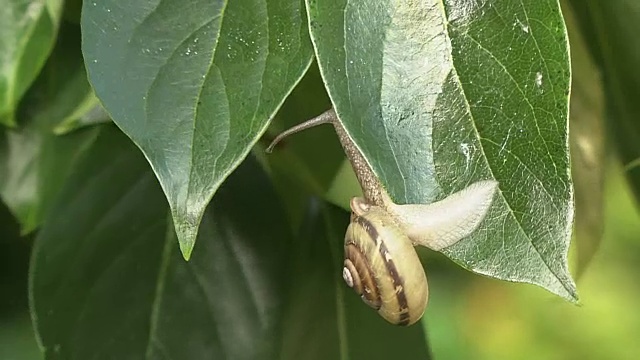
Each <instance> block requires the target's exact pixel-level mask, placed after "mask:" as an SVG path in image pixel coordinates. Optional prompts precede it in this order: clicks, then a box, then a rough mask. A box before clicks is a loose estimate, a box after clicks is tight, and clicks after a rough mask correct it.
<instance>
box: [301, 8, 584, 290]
mask: <svg viewBox="0 0 640 360" xmlns="http://www.w3.org/2000/svg"><path fill="white" fill-rule="evenodd" d="M307 6H308V11H309V18H310V29H311V31H310V32H311V37H312V40H313V43H314V46H315V51H316V57H317V58H318V63H319V66H320V70H321V72H322V75H323V78H324V80H325V83H326V85H327V89H328V92H329V95H330V97H331V99H332V102H333V104H334V106H335V109H336V112H337V113H338V116H339V117H340V119H341V121H342V122H343V123H344V126H345V128H346V129H347V132H348V133H349V134H350V135H351V137H352V138H353V140H354V141H355V142H356V144H357V146H358V147H359V148H360V149H361V150H362V152H363V154H364V155H365V157H366V158H367V160H368V162H369V163H370V164H371V166H372V168H373V170H374V172H375V173H376V174H377V175H378V176H379V177H380V179H381V181H382V183H383V185H384V186H385V187H386V188H387V190H388V191H389V193H390V194H391V196H392V198H393V199H394V200H395V201H396V202H398V203H429V202H432V201H434V200H437V199H441V198H443V197H445V196H446V195H448V194H451V193H453V192H455V191H457V190H460V189H462V188H464V187H465V186H467V185H468V184H470V183H471V182H474V181H477V180H481V179H496V180H498V181H499V184H500V185H499V193H498V194H496V196H495V199H494V204H493V207H492V209H491V210H490V213H489V214H488V216H487V218H486V220H485V221H484V223H483V224H482V226H481V229H479V230H478V231H476V232H475V233H474V234H473V235H472V236H470V237H469V238H468V239H465V240H463V241H461V242H459V243H457V244H455V245H454V246H451V247H449V248H447V249H445V251H444V253H445V254H446V255H447V256H449V257H450V258H451V259H453V260H454V261H456V262H457V263H459V264H460V265H462V266H464V267H465V268H467V269H470V270H472V271H474V272H476V273H480V274H484V275H487V276H491V277H495V278H499V279H505V280H510V281H518V282H525V283H532V284H536V285H539V286H542V287H544V288H545V289H547V290H549V291H551V292H553V293H555V294H558V295H560V296H562V297H564V298H566V299H570V300H575V299H576V298H577V294H576V289H575V285H574V283H573V280H572V279H571V276H570V274H569V272H568V266H567V252H568V246H569V240H570V235H571V228H572V223H573V201H572V195H573V194H572V191H573V190H572V184H571V179H570V172H569V149H568V134H567V122H568V93H569V81H570V68H569V54H568V48H567V39H566V37H567V35H566V32H565V26H564V23H563V19H562V15H561V13H560V8H559V4H558V2H557V1H555V0H544V1H537V2H527V3H522V2H500V3H486V4H485V3H483V4H480V3H478V2H472V3H469V2H461V1H454V0H449V1H445V2H444V3H442V2H438V1H426V2H425V1H423V2H401V1H368V2H364V1H363V2H347V1H344V0H343V1H338V2H324V1H316V0H307Z"/></svg>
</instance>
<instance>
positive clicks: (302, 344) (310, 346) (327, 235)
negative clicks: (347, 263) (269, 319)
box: [280, 201, 430, 360]
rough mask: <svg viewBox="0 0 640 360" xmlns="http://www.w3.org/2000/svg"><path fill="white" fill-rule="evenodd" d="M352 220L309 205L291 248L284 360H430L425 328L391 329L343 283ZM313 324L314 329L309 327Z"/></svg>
mask: <svg viewBox="0 0 640 360" xmlns="http://www.w3.org/2000/svg"><path fill="white" fill-rule="evenodd" d="M348 221H349V214H348V213H347V212H345V211H344V210H341V209H338V208H336V207H333V206H328V205H327V204H325V203H321V202H319V201H314V202H312V203H311V206H310V209H309V211H308V214H307V217H306V220H305V224H304V226H303V228H302V231H301V233H300V235H299V237H298V241H296V242H295V244H294V245H293V248H294V252H295V254H296V257H295V262H294V265H293V268H292V270H291V272H292V273H293V274H294V278H293V284H292V285H293V292H292V296H291V299H290V303H291V306H290V308H289V312H288V313H287V317H286V320H285V333H284V343H283V349H282V354H281V357H280V358H281V359H308V360H311V359H393V358H395V359H429V358H430V353H429V348H428V345H427V341H426V337H425V334H424V330H423V328H422V327H421V326H420V325H419V324H416V325H412V326H410V327H398V326H395V325H391V324H389V323H387V322H386V321H385V320H384V319H382V317H380V316H379V315H378V314H377V313H376V312H375V311H374V310H373V309H371V308H370V307H368V306H367V305H366V304H365V303H364V302H363V301H362V300H361V299H360V297H359V296H358V295H357V294H356V293H355V292H353V291H352V290H351V289H349V288H348V287H347V286H346V285H345V284H344V282H343V280H342V262H343V241H344V232H345V229H346V227H347V225H348ZM310 324H311V326H310Z"/></svg>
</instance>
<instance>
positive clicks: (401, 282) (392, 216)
mask: <svg viewBox="0 0 640 360" xmlns="http://www.w3.org/2000/svg"><path fill="white" fill-rule="evenodd" d="M327 123H330V124H333V126H334V128H335V130H336V133H337V135H338V138H339V139H340V143H341V144H342V147H343V148H344V150H345V153H346V155H347V157H348V158H349V161H350V162H351V165H352V167H353V169H354V172H355V174H356V177H357V178H358V181H359V182H360V185H361V187H362V193H363V195H364V198H357V197H356V198H353V199H352V200H351V211H352V213H351V223H350V224H349V227H348V228H347V233H346V235H345V240H344V254H345V255H344V267H343V269H342V277H343V278H344V281H345V283H346V284H347V285H348V286H349V287H351V288H352V289H354V290H355V291H356V292H357V293H358V294H359V295H360V297H361V298H362V300H363V301H364V302H365V303H366V304H367V305H369V306H371V307H372V308H374V309H376V310H377V311H378V313H379V314H380V315H381V316H382V317H383V318H384V319H386V320H387V321H389V322H390V323H392V324H397V325H411V324H413V323H415V322H416V321H418V320H419V319H420V318H421V317H422V315H423V313H424V311H425V308H426V306H427V300H428V295H429V289H428V285H427V277H426V275H425V272H424V268H423V267H422V264H421V263H420V260H419V258H418V255H417V253H416V251H415V249H414V246H425V247H428V248H430V249H433V250H436V251H440V250H442V249H444V248H446V247H448V246H451V245H453V244H455V243H456V242H458V241H459V240H461V239H463V238H465V237H467V236H469V235H471V234H472V233H473V232H474V231H476V230H477V228H478V227H479V226H480V223H482V221H483V220H484V218H485V216H486V215H487V213H488V211H489V209H490V208H491V204H492V201H493V196H494V193H495V192H496V190H497V188H498V183H497V182H496V181H494V180H483V181H478V182H476V183H473V184H471V185H469V186H468V187H467V188H465V189H463V190H461V191H458V192H457V193H454V194H452V195H449V196H448V197H446V198H445V199H442V200H440V201H437V202H435V203H431V204H395V203H394V202H393V200H392V199H391V198H390V197H389V194H388V193H387V192H386V191H385V189H384V188H383V187H382V185H381V184H380V182H379V180H378V178H377V177H376V176H375V174H374V173H373V171H372V170H371V167H370V166H369V164H368V163H367V161H366V159H365V158H364V157H363V156H362V154H361V153H360V150H359V149H358V148H357V146H356V145H355V144H354V143H353V141H352V140H351V138H350V136H349V134H347V132H346V130H345V129H344V128H343V126H342V124H341V123H340V121H339V120H338V117H337V115H336V113H335V112H334V111H333V109H331V110H328V111H326V112H324V113H322V114H321V115H319V116H317V117H315V118H313V119H310V120H308V121H306V122H304V123H302V124H299V125H296V126H294V127H292V128H290V129H288V130H286V131H284V132H282V133H281V134H280V135H278V136H277V137H276V138H275V139H274V140H273V142H272V143H271V145H269V147H268V148H267V151H268V152H270V151H271V150H272V149H273V147H274V146H275V144H277V143H278V142H279V141H281V140H282V139H283V138H285V137H287V136H289V135H291V134H294V133H296V132H299V131H302V130H304V129H308V128H311V127H314V126H317V125H320V124H327Z"/></svg>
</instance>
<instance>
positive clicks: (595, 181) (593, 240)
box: [563, 2, 605, 276]
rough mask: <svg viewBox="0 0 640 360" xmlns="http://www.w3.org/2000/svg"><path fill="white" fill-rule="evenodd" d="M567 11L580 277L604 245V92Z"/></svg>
mask: <svg viewBox="0 0 640 360" xmlns="http://www.w3.org/2000/svg"><path fill="white" fill-rule="evenodd" d="M564 3H566V2H564ZM564 3H563V5H566V4H564ZM563 12H564V14H565V16H564V18H565V20H566V23H567V30H568V32H569V40H570V43H571V68H572V84H571V108H570V109H571V115H570V126H571V132H570V137H569V140H570V144H571V160H572V161H571V172H572V176H573V183H574V186H575V201H576V221H575V238H576V242H575V245H576V249H577V266H576V276H579V275H580V274H582V272H583V271H584V270H585V269H586V267H587V265H588V264H589V262H590V261H591V259H592V258H593V255H594V254H595V252H596V250H597V249H598V247H599V246H600V241H601V240H602V235H603V231H604V209H603V207H604V203H603V202H604V176H605V167H604V159H605V153H604V145H605V128H604V121H603V120H604V115H605V112H604V95H603V91H602V82H601V77H600V72H599V71H598V68H597V66H596V64H595V63H594V62H593V59H592V58H591V55H590V54H589V51H588V49H587V47H586V44H585V42H584V39H583V37H582V34H581V33H580V29H579V28H578V24H577V23H576V20H575V18H574V14H573V12H572V11H571V9H570V7H569V6H563Z"/></svg>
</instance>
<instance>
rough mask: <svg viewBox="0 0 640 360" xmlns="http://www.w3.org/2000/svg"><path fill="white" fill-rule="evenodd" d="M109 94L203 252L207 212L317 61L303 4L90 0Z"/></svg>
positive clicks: (97, 70)
mask: <svg viewBox="0 0 640 360" xmlns="http://www.w3.org/2000/svg"><path fill="white" fill-rule="evenodd" d="M81 23H82V27H83V44H84V48H83V52H84V55H85V61H86V63H87V68H88V72H89V78H90V81H91V82H92V84H93V86H94V89H95V90H96V94H97V96H98V98H100V100H101V101H102V103H103V104H104V106H105V108H106V110H107V111H108V112H109V113H110V114H111V117H112V119H113V120H114V121H115V122H116V123H117V124H118V126H119V127H120V128H121V129H122V130H123V131H124V132H125V133H126V134H127V135H128V136H129V137H130V138H131V139H132V140H133V141H134V142H135V143H136V144H137V145H138V147H140V149H141V150H142V151H143V152H144V154H145V156H146V158H147V159H148V160H149V162H150V163H151V165H152V167H153V169H154V171H155V173H156V176H157V177H158V179H159V180H160V184H161V185H162V188H163V190H164V193H165V195H166V197H167V199H168V201H169V204H170V206H171V211H172V216H173V219H174V223H175V226H176V231H177V234H178V239H179V241H180V248H181V250H182V253H183V255H184V257H185V258H186V259H188V258H189V257H190V255H191V251H192V249H193V245H194V242H195V239H196V234H197V230H198V226H199V224H200V220H201V217H202V215H203V213H204V209H205V207H206V206H207V204H208V203H209V201H210V199H211V197H212V196H213V194H214V193H215V191H216V189H217V188H218V187H219V186H220V184H221V183H222V182H223V181H224V180H225V178H226V177H227V176H228V175H229V174H230V173H231V172H232V171H233V170H234V169H235V168H236V167H237V166H238V164H239V163H240V162H241V161H242V159H244V158H245V157H246V155H247V153H248V152H249V150H250V148H251V146H252V145H253V144H254V143H255V142H256V141H257V139H258V138H259V137H260V135H261V134H262V133H263V132H264V131H265V129H266V127H267V124H268V121H269V119H270V118H271V117H272V116H273V115H274V113H275V112H276V110H277V109H278V107H279V106H280V104H281V103H282V102H283V101H284V99H285V97H286V96H287V94H288V93H289V92H290V91H291V89H292V88H293V87H294V85H295V84H296V83H297V82H298V81H299V80H300V78H301V77H302V75H303V74H304V72H305V71H306V69H307V68H308V66H309V64H310V62H311V59H312V50H311V44H310V41H309V37H308V33H307V21H306V18H305V15H304V7H303V3H302V2H301V1H287V0H276V1H265V0H252V1H248V2H247V1H229V2H223V1H204V0H198V1H195V2H190V3H189V4H185V2H184V1H179V0H169V1H162V2H157V1H150V0H146V1H132V2H124V3H123V2H121V1H115V0H109V1H101V2H95V1H94V2H88V1H87V2H84V7H83V12H82V21H81Z"/></svg>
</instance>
